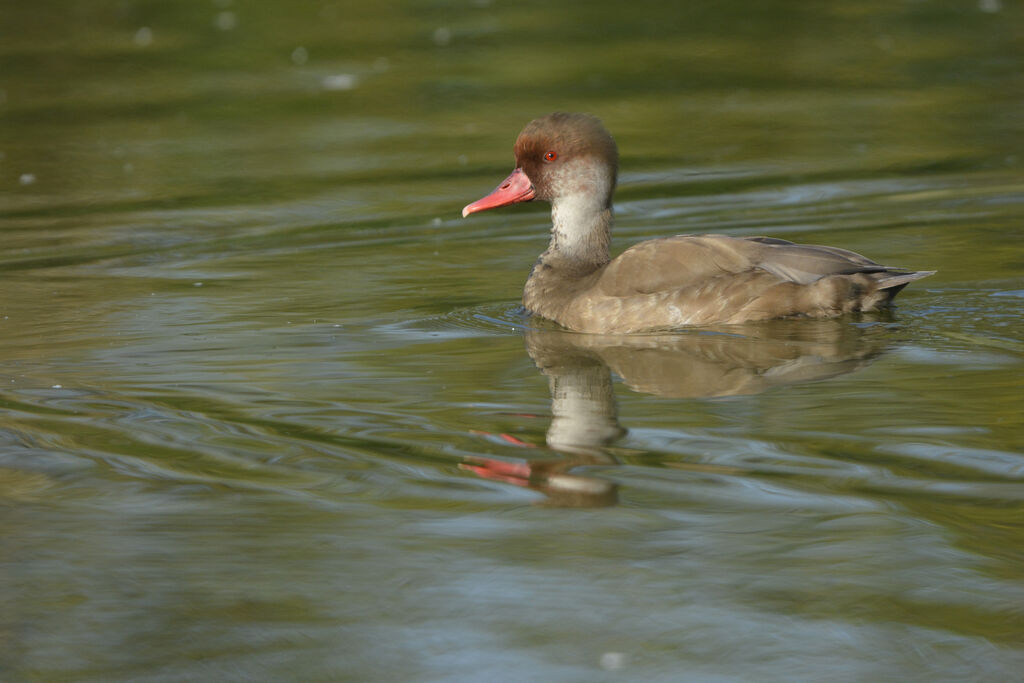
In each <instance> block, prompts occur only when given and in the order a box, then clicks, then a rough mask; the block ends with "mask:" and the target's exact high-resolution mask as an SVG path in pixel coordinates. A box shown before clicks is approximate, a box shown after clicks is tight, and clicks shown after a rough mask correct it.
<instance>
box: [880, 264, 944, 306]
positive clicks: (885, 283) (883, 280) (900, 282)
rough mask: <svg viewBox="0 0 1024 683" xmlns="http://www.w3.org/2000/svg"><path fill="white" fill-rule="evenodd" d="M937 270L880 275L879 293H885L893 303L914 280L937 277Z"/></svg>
mask: <svg viewBox="0 0 1024 683" xmlns="http://www.w3.org/2000/svg"><path fill="white" fill-rule="evenodd" d="M937 272H938V271H937V270H912V271H910V272H909V273H908V272H900V271H896V272H885V273H879V274H878V277H877V278H876V279H875V282H876V283H877V284H878V289H879V291H884V292H885V293H886V295H887V297H888V300H889V301H892V299H893V297H895V296H896V295H897V294H899V293H900V290H902V289H903V288H904V287H906V286H907V285H909V284H910V283H911V282H913V281H914V280H920V279H921V278H924V277H928V276H929V275H935V273H937Z"/></svg>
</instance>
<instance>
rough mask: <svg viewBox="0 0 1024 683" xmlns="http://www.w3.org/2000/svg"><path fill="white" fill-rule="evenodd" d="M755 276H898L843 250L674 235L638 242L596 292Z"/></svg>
mask: <svg viewBox="0 0 1024 683" xmlns="http://www.w3.org/2000/svg"><path fill="white" fill-rule="evenodd" d="M753 270H761V271H765V272H768V273H771V274H772V275H775V276H776V277H777V278H778V279H779V281H782V282H796V283H799V284H807V283H810V282H814V281H815V280H818V279H820V278H822V277H824V276H826V275H838V274H852V273H885V272H894V271H895V272H903V271H901V270H900V269H896V268H888V267H886V266H882V265H879V264H878V263H875V262H874V261H872V260H870V259H868V258H865V257H864V256H861V255H860V254H857V253H855V252H852V251H848V250H846V249H839V248H837V247H824V246H817V245H809V244H794V243H793V242H788V241H786V240H780V239H776V238H772V237H745V238H738V237H728V236H725V235H679V236H676V237H666V238H663V239H656V240H648V241H646V242H641V243H640V244H637V245H636V246H633V247H631V248H629V249H627V250H626V251H624V252H623V253H622V254H621V255H620V256H619V257H618V258H616V259H614V260H613V261H612V262H611V263H610V264H609V265H608V267H607V268H606V269H605V272H604V273H603V274H602V275H601V279H600V281H599V282H598V288H599V289H600V291H601V293H602V294H605V295H607V296H631V295H634V294H649V293H653V292H664V291H666V290H675V289H685V288H689V287H696V286H699V285H701V284H704V283H707V282H708V281H709V280H712V279H714V278H717V277H721V276H723V275H736V274H740V273H745V272H749V271H753Z"/></svg>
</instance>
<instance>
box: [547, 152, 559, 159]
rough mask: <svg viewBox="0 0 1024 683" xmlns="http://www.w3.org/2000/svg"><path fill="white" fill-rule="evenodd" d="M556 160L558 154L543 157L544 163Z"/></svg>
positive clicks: (549, 153)
mask: <svg viewBox="0 0 1024 683" xmlns="http://www.w3.org/2000/svg"><path fill="white" fill-rule="evenodd" d="M557 158H558V152H548V153H547V154H545V155H544V161H554V160H555V159H557Z"/></svg>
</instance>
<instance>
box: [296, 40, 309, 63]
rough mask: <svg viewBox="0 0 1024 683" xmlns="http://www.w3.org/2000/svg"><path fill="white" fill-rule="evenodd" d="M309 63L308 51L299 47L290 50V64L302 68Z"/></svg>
mask: <svg viewBox="0 0 1024 683" xmlns="http://www.w3.org/2000/svg"><path fill="white" fill-rule="evenodd" d="M308 61H309V50H307V49H306V48H304V47H302V46H301V45H300V46H298V47H297V48H295V49H294V50H292V64H294V65H296V66H302V65H303V64H305V63H306V62H308Z"/></svg>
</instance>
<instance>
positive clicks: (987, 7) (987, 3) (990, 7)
mask: <svg viewBox="0 0 1024 683" xmlns="http://www.w3.org/2000/svg"><path fill="white" fill-rule="evenodd" d="M978 9H980V10H981V11H982V12H985V13H987V14H995V13H996V12H1000V11H1002V9H1003V0H978Z"/></svg>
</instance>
